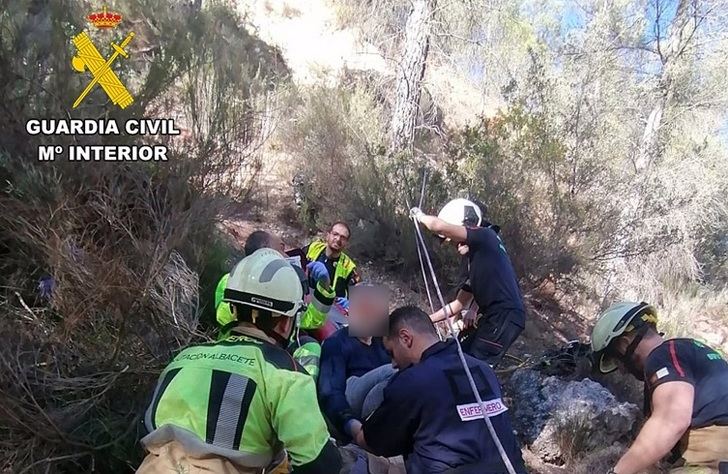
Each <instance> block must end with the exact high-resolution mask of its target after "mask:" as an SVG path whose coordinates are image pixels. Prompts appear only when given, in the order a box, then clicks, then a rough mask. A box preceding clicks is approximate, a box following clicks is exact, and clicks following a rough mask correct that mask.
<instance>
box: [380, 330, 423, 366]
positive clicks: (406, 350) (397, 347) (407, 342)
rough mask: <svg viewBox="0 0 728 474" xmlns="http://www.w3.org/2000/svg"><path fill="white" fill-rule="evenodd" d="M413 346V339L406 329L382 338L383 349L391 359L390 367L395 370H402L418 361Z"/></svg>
mask: <svg viewBox="0 0 728 474" xmlns="http://www.w3.org/2000/svg"><path fill="white" fill-rule="evenodd" d="M413 345H414V338H413V337H412V334H411V333H410V332H409V330H407V329H406V328H402V329H400V330H399V331H397V333H396V334H390V335H389V336H387V337H385V338H384V348H385V349H386V350H387V352H388V353H389V356H390V357H391V358H392V366H393V367H394V368H395V369H404V368H405V367H408V366H410V365H412V364H415V363H417V362H418V361H419V360H418V357H417V355H416V354H415V352H414V350H413Z"/></svg>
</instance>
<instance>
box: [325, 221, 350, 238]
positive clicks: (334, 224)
mask: <svg viewBox="0 0 728 474" xmlns="http://www.w3.org/2000/svg"><path fill="white" fill-rule="evenodd" d="M337 225H340V226H343V227H344V228H345V229H346V232H347V233H348V234H349V235H348V237H351V227H349V224H347V223H346V222H344V221H336V222H334V223H333V224H331V227H329V232H331V231H332V230H334V227H336V226H337Z"/></svg>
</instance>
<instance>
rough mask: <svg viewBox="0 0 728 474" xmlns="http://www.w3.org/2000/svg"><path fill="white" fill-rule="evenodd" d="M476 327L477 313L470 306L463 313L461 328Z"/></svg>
mask: <svg viewBox="0 0 728 474" xmlns="http://www.w3.org/2000/svg"><path fill="white" fill-rule="evenodd" d="M472 327H478V313H477V312H476V311H474V310H473V309H472V308H471V309H469V310H467V311H466V312H465V314H464V315H463V329H470V328H472Z"/></svg>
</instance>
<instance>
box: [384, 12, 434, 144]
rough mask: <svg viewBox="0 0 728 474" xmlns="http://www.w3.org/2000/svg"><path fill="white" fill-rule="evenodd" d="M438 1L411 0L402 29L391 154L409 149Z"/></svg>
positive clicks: (390, 131) (391, 127)
mask: <svg viewBox="0 0 728 474" xmlns="http://www.w3.org/2000/svg"><path fill="white" fill-rule="evenodd" d="M436 4H437V0H414V1H413V2H412V10H411V11H410V15H409V18H408V19H407V25H406V29H405V42H404V52H403V54H402V60H401V62H400V63H399V65H398V67H397V83H396V89H395V97H394V108H393V111H392V121H391V123H390V128H389V133H390V152H391V153H398V152H401V151H405V150H411V149H412V144H413V141H414V133H415V122H416V120H417V112H418V109H419V102H420V94H421V83H422V78H423V77H424V75H425V66H426V64H427V53H428V49H429V46H430V32H431V28H432V22H431V20H432V15H433V12H434V10H435V5H436Z"/></svg>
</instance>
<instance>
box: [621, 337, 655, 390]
mask: <svg viewBox="0 0 728 474" xmlns="http://www.w3.org/2000/svg"><path fill="white" fill-rule="evenodd" d="M648 329H649V326H647V325H646V324H645V325H643V326H640V327H639V328H638V329H637V330H636V332H635V336H634V339H632V342H630V343H629V346H627V350H626V351H625V352H624V357H623V358H622V360H623V361H624V365H625V367H626V368H627V370H629V372H630V373H631V374H632V375H634V376H635V377H636V378H637V379H638V380H644V379H645V374H644V371H643V370H641V369H640V368H638V367H637V365H636V364H635V363H634V353H635V351H636V350H637V346H639V344H640V342H642V339H644V337H645V334H647V330H648Z"/></svg>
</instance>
